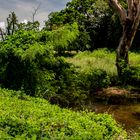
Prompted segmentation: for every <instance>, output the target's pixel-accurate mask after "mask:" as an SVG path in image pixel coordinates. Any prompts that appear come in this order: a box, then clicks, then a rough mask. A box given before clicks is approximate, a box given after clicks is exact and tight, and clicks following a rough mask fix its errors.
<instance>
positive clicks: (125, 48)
mask: <svg viewBox="0 0 140 140" xmlns="http://www.w3.org/2000/svg"><path fill="white" fill-rule="evenodd" d="M131 32H132V23H131V21H127V23H126V24H125V25H124V27H123V33H122V37H121V39H120V42H119V46H118V48H117V50H116V66H117V72H118V76H119V77H121V76H122V74H123V69H124V68H126V67H128V66H129V56H128V55H129V54H128V52H129V49H130V47H131V43H132V40H133V39H134V34H132V33H131Z"/></svg>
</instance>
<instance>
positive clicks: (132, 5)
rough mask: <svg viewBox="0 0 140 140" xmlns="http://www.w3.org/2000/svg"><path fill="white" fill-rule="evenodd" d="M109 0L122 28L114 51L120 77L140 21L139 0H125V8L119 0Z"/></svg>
mask: <svg viewBox="0 0 140 140" xmlns="http://www.w3.org/2000/svg"><path fill="white" fill-rule="evenodd" d="M109 2H110V4H111V5H112V6H113V7H114V9H115V10H116V12H117V13H118V15H119V19H120V22H121V25H122V29H123V30H122V36H121V38H120V42H119V45H118V48H117V51H116V53H117V55H116V66H117V71H118V76H119V77H120V78H121V76H122V74H123V69H124V68H125V67H128V66H129V56H128V52H129V49H130V48H131V46H132V42H133V40H134V37H135V34H136V31H137V29H138V26H139V23H140V0H127V1H126V4H127V6H126V8H125V7H124V6H122V4H121V3H120V1H119V0H109Z"/></svg>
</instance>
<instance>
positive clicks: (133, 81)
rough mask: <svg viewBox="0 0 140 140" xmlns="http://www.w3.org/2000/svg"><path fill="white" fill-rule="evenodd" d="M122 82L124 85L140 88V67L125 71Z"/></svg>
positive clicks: (132, 67) (129, 68)
mask: <svg viewBox="0 0 140 140" xmlns="http://www.w3.org/2000/svg"><path fill="white" fill-rule="evenodd" d="M120 80H121V82H122V83H123V84H124V85H127V84H129V85H132V86H136V87H139V85H140V66H130V67H126V68H124V69H123V75H122V77H121V79H120Z"/></svg>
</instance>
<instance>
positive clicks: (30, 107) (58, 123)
mask: <svg viewBox="0 0 140 140" xmlns="http://www.w3.org/2000/svg"><path fill="white" fill-rule="evenodd" d="M18 94H19V92H15V91H10V90H4V89H0V100H1V102H0V139H7V138H9V139H38V140H42V139H50V140H51V139H57V140H60V139H63V140H69V139H71V140H74V139H75V140H77V139H78V140H82V139H85V140H88V139H95V140H103V139H104V140H111V139H115V138H118V137H119V136H120V135H121V136H122V137H123V138H124V137H125V136H126V132H125V131H123V130H122V129H121V128H120V127H118V126H117V123H116V122H115V120H113V119H112V118H111V116H109V115H107V114H102V115H101V114H99V115H96V114H95V113H92V112H86V111H83V112H74V111H70V110H67V109H61V108H59V107H58V106H55V105H50V104H49V103H48V102H47V101H46V100H43V99H40V98H33V97H29V96H23V97H22V98H20V96H19V95H18Z"/></svg>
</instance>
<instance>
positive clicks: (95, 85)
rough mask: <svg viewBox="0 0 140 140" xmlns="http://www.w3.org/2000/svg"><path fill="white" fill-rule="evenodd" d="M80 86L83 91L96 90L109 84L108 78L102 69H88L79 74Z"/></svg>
mask: <svg viewBox="0 0 140 140" xmlns="http://www.w3.org/2000/svg"><path fill="white" fill-rule="evenodd" d="M80 79H81V82H80V84H81V85H80V86H81V87H83V88H84V89H85V90H97V89H101V88H103V87H107V86H109V84H110V77H109V76H108V75H107V73H106V71H104V70H102V69H89V70H88V71H86V72H82V73H81V74H80Z"/></svg>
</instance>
